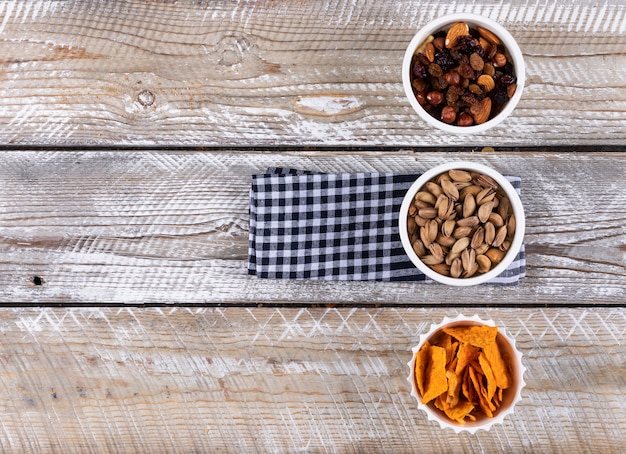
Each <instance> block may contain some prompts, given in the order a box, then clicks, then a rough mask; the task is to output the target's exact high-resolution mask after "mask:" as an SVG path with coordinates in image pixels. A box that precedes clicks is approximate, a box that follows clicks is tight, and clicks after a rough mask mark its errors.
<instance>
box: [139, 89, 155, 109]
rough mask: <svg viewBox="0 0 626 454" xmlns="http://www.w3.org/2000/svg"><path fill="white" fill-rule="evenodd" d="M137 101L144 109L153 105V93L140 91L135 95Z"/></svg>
mask: <svg viewBox="0 0 626 454" xmlns="http://www.w3.org/2000/svg"><path fill="white" fill-rule="evenodd" d="M137 101H139V104H141V105H142V106H144V107H149V106H151V105H152V104H154V93H152V92H151V91H150V90H141V91H140V92H139V94H138V95H137Z"/></svg>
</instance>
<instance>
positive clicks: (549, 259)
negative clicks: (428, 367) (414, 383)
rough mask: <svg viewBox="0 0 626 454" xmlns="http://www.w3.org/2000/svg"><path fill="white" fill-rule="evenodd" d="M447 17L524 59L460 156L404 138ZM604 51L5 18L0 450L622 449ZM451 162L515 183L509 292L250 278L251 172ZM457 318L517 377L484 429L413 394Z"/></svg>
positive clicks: (261, 27)
mask: <svg viewBox="0 0 626 454" xmlns="http://www.w3.org/2000/svg"><path fill="white" fill-rule="evenodd" d="M458 11H468V12H473V13H479V14H483V15H486V16H489V17H491V18H493V19H495V20H497V21H499V22H500V23H502V24H503V25H505V26H506V27H507V28H508V29H509V30H510V31H511V32H512V34H513V35H514V36H515V37H516V38H517V39H518V42H519V44H520V46H521V48H522V51H523V54H524V57H525V59H526V64H527V84H526V87H525V91H524V96H523V98H522V100H521V102H520V104H519V106H518V108H517V109H516V110H515V112H514V113H513V115H512V116H511V117H510V118H509V119H507V120H506V121H505V122H504V123H503V124H502V125H501V126H500V127H498V128H496V129H494V130H492V131H489V132H486V133H483V134H479V135H475V136H469V137H456V136H451V135H447V134H444V133H441V132H438V131H432V130H429V129H428V128H426V127H425V124H424V123H422V122H421V121H420V120H419V119H418V118H417V116H416V114H414V113H413V112H412V111H411V108H410V106H409V104H408V102H407V101H406V99H405V98H404V93H403V90H402V83H401V78H400V74H399V69H400V64H401V60H402V56H403V53H404V48H405V47H406V45H407V43H408V42H409V40H410V39H411V37H412V35H413V34H414V33H415V32H416V30H417V29H418V28H419V27H420V26H421V25H423V24H425V23H426V22H427V21H429V20H430V19H433V18H436V17H438V16H441V15H442V14H445V13H451V12H458ZM625 49H626V5H625V4H624V3H623V2H622V1H617V0H613V1H607V2H601V3H599V4H598V3H597V2H591V1H582V0H579V1H576V0H565V1H561V2H556V3H555V2H547V1H545V2H544V1H539V2H532V3H528V2H522V1H519V0H515V1H512V2H505V3H502V2H494V1H487V0H477V1H472V2H461V1H453V2H435V1H415V0H408V1H386V0H374V1H368V2H354V1H330V0H317V1H312V0H300V1H287V0H284V1H280V0H278V1H275V0H257V1H252V0H251V1H228V2H226V1H224V2H188V1H182V2H170V1H163V2H156V1H147V2H140V1H119V2H99V1H95V0H86V1H75V0H72V1H28V2H19V1H5V2H2V1H0V449H1V450H2V451H5V452H17V453H32V452H42V453H48V452H65V453H84V452H93V453H101V452H119V453H127V452H157V453H158V452H233V453H242V452H245V453H247V452H279V453H283V452H284V453H287V452H312V453H318V452H338V453H344V452H354V453H360V452H399V453H404V452H468V453H469V452H472V453H473V452H515V453H518V452H538V453H539V452H541V453H543V452H551V453H552V452H556V453H567V454H570V453H574V452H576V453H577V452H584V453H593V452H603V453H607V454H609V453H619V452H623V450H624V446H626V398H625V397H624V396H626V378H625V377H626V368H625V364H626V348H625V345H624V343H625V341H624V339H626V304H625V303H624V301H625V296H624V295H625V294H626V291H625V290H626V227H625V225H626V210H625V208H624V207H625V206H626V195H625V194H626V180H625V178H624V169H625V168H626V166H625V163H626V148H625V147H624V141H625V139H626V54H625V52H624V50H625ZM484 147H493V149H494V151H482V150H490V149H491V148H484ZM458 159H470V160H475V161H477V162H481V163H483V164H487V165H489V166H492V167H494V168H495V169H497V170H499V171H500V172H502V173H505V174H513V175H519V176H521V177H522V201H523V203H524V206H525V209H526V213H527V235H526V238H525V243H526V251H527V263H528V271H527V272H528V277H527V278H526V279H524V280H523V281H522V282H521V283H520V285H519V286H516V287H498V286H492V285H491V286H490V285H482V286H478V287H475V288H471V289H464V290H461V289H456V288H448V287H443V286H440V285H436V284H432V285H428V284H416V283H394V284H391V283H374V282H358V283H355V282H351V283H349V282H348V283H347V282H343V283H332V282H314V281H270V280H262V279H257V278H254V277H251V276H248V275H247V263H246V259H247V240H248V211H247V209H248V208H247V206H248V205H247V204H248V192H249V188H250V178H251V175H252V174H254V173H260V172H263V171H264V170H265V168H266V167H268V166H276V165H283V166H292V167H301V168H307V169H311V170H319V171H324V172H354V171H385V172H407V171H415V172H419V171H423V170H426V169H428V168H430V167H432V166H434V165H436V164H440V163H443V162H448V161H450V160H458ZM458 313H464V314H466V315H472V314H474V313H476V314H478V315H480V316H482V317H483V318H493V319H494V320H495V321H496V322H497V323H498V324H499V325H500V326H503V327H505V328H506V329H507V331H508V332H509V333H510V334H512V335H513V336H514V337H515V338H516V341H517V342H518V347H519V348H520V350H521V351H522V352H523V354H524V364H525V366H526V367H527V368H528V372H527V375H526V377H525V378H526V382H527V387H526V388H525V390H524V392H523V400H522V401H521V403H520V404H519V406H518V408H517V410H516V412H515V414H514V415H513V416H512V417H510V418H508V419H507V420H506V421H505V423H504V424H503V425H502V426H498V427H495V428H494V429H492V430H491V431H490V432H488V433H486V432H479V433H478V434H476V435H467V434H461V435H454V434H453V433H452V432H449V431H442V430H441V429H439V427H438V426H437V425H436V424H433V423H429V422H428V421H427V419H426V417H425V415H424V414H422V413H420V412H418V410H417V407H416V405H415V402H414V401H413V400H412V398H411V396H410V395H409V386H408V383H407V381H406V378H405V377H406V375H407V374H408V368H407V366H406V363H407V362H408V360H409V359H410V349H411V347H412V346H413V345H415V344H416V343H417V341H418V340H419V336H420V334H422V333H424V332H425V331H426V330H427V329H428V328H429V326H430V324H431V323H434V322H439V321H440V320H441V319H442V318H443V317H444V316H455V315H457V314H458Z"/></svg>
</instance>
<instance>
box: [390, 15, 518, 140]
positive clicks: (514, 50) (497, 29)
mask: <svg viewBox="0 0 626 454" xmlns="http://www.w3.org/2000/svg"><path fill="white" fill-rule="evenodd" d="M457 22H465V23H467V24H468V25H469V26H470V28H473V27H476V26H481V27H484V28H486V29H488V30H490V31H491V32H493V33H494V34H495V35H496V36H497V37H498V38H500V41H502V44H503V46H504V47H505V48H506V50H507V58H510V59H511V61H512V65H513V69H514V73H515V77H517V82H516V84H517V89H516V90H515V94H514V95H513V97H512V98H511V99H509V101H508V102H507V103H506V104H505V106H504V108H503V109H502V111H500V113H499V114H498V115H496V116H495V117H494V118H492V119H491V120H489V121H486V122H485V123H482V124H479V125H473V126H456V125H451V124H448V123H444V122H443V121H441V120H439V119H437V118H435V117H433V116H432V115H430V114H429V113H428V112H426V111H425V110H424V108H423V107H422V106H421V105H420V103H419V102H417V98H416V97H415V94H414V93H413V87H412V86H411V60H412V58H413V55H414V54H415V51H416V50H417V49H418V48H419V47H420V46H421V45H422V44H423V43H424V41H426V39H427V38H428V36H430V35H434V34H435V33H437V32H439V31H441V30H447V29H449V28H450V27H451V26H452V25H453V24H455V23H457ZM525 83H526V64H525V63H524V57H523V55H522V51H521V50H520V47H519V45H518V44H517V41H515V38H513V36H512V35H511V34H510V33H509V32H508V31H507V30H506V29H505V28H504V27H502V26H501V25H500V24H498V23H497V22H495V21H493V20H491V19H489V18H487V17H484V16H479V15H477V14H470V13H455V14H449V15H446V16H442V17H440V18H438V19H435V20H433V21H432V22H429V23H428V24H426V25H425V26H424V27H422V28H421V29H420V30H419V31H418V32H417V33H416V34H415V36H414V37H413V39H412V40H411V41H410V43H409V45H408V47H407V48H406V52H405V53H404V59H403V61H402V85H403V86H404V92H405V94H406V97H407V98H408V100H409V103H410V104H411V107H413V109H414V110H415V112H417V114H418V115H419V116H420V117H421V118H422V120H424V121H425V122H426V123H428V124H429V125H431V126H434V127H435V128H439V129H441V130H443V131H446V132H450V133H453V134H476V133H479V132H483V131H486V130H488V129H490V128H493V127H494V126H496V125H498V124H499V123H501V122H502V121H503V120H504V119H505V118H506V117H508V116H509V115H510V114H511V112H513V109H515V107H516V106H517V104H518V103H519V100H520V99H521V97H522V91H523V90H524V84H525Z"/></svg>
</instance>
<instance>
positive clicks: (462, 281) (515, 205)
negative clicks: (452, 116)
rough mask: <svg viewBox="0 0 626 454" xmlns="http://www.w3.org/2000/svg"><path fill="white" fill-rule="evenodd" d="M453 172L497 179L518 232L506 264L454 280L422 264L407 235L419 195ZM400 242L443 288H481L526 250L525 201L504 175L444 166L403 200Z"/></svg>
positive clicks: (459, 164) (460, 164)
mask: <svg viewBox="0 0 626 454" xmlns="http://www.w3.org/2000/svg"><path fill="white" fill-rule="evenodd" d="M451 169H462V170H468V171H475V172H479V173H481V174H483V175H487V176H489V177H491V178H493V179H494V180H495V181H496V183H498V185H500V187H501V188H502V190H504V192H505V193H506V195H507V197H508V199H509V201H510V202H511V207H512V209H513V214H514V215H515V221H516V228H515V235H514V236H513V240H512V241H511V247H510V248H509V250H508V251H507V254H506V255H505V256H504V258H503V259H502V261H501V262H500V263H498V264H497V265H496V266H494V267H493V268H492V269H491V270H489V271H488V272H487V273H484V274H478V275H475V276H473V277H469V278H454V277H449V276H444V275H442V274H439V273H438V272H436V271H434V270H433V269H432V268H430V267H429V266H428V265H426V264H425V263H424V262H422V261H421V260H420V258H419V257H418V256H417V254H416V253H415V251H414V250H413V246H412V245H411V241H410V238H409V233H408V231H407V219H408V213H409V206H410V205H411V203H412V201H413V198H414V197H415V194H416V193H417V192H418V191H419V190H420V189H421V188H422V186H424V184H426V183H427V182H428V181H430V180H431V179H433V178H434V177H436V176H437V175H439V174H442V173H445V172H447V171H449V170H451ZM398 227H399V233H400V240H401V241H402V246H403V247H404V251H405V252H406V254H407V255H408V256H409V259H410V260H411V262H413V264H414V265H415V266H416V267H417V268H418V269H419V270H420V271H421V272H422V273H424V274H425V275H426V276H428V277H430V278H431V279H433V280H435V281H437V282H441V283H442V284H447V285H453V286H470V285H478V284H482V283H484V282H487V281H489V280H490V279H493V278H494V277H496V276H498V275H499V274H500V273H502V272H503V271H504V270H506V269H507V267H508V266H509V265H510V264H511V263H512V262H513V260H515V256H516V255H517V253H518V252H519V251H520V248H521V247H522V242H523V240H524V233H525V231H526V217H525V215H524V207H523V205H522V200H521V199H520V197H519V195H518V194H517V191H516V190H515V188H514V187H513V185H512V184H511V183H510V182H509V180H507V179H506V178H505V177H504V176H503V175H502V174H500V173H499V172H497V171H495V170H494V169H492V168H490V167H487V166H484V165H482V164H477V163H474V162H469V161H454V162H449V163H447V164H442V165H439V166H436V167H433V168H432V169H430V170H428V171H426V172H424V173H423V174H422V175H421V176H420V177H419V178H418V179H417V180H415V182H414V183H413V184H412V185H411V187H409V189H408V190H407V192H406V194H405V196H404V199H403V200H402V205H401V206H400V215H399V221H398Z"/></svg>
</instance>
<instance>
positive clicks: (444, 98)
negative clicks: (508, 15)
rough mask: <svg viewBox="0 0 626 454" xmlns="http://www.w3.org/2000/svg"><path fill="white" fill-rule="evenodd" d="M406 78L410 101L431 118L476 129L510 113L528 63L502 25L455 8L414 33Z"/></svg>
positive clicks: (462, 129) (445, 126)
mask: <svg viewBox="0 0 626 454" xmlns="http://www.w3.org/2000/svg"><path fill="white" fill-rule="evenodd" d="M402 81H403V85H404V90H405V93H406V95H407V98H408V99H409V102H410V103H411V106H412V107H413V109H414V110H415V111H416V112H417V113H418V114H419V115H420V117H421V118H422V119H423V120H424V121H426V122H427V123H428V124H430V125H432V126H435V127H437V128H439V129H442V130H444V131H447V132H452V133H459V134H467V133H478V132H482V131H485V130H487V129H489V128H491V127H493V126H495V125H497V124H498V123H500V122H501V121H502V120H504V119H505V118H506V117H507V116H509V115H510V114H511V112H512V111H513V109H514V108H515V106H516V105H517V103H518V102H519V100H520V98H521V96H522V90H523V88H524V82H525V65H524V59H523V57H522V53H521V50H520V48H519V46H518V45H517V43H516V41H515V39H514V38H513V37H512V36H511V34H510V33H509V32H508V31H507V30H506V29H504V28H503V27H502V26H501V25H499V24H498V23H496V22H494V21H492V20H490V19H488V18H485V17H482V16H478V15H474V14H466V13H460V14H451V15H448V16H444V17H441V18H439V19H437V20H434V21H432V22H430V23H429V24H427V25H426V26H425V27H424V28H422V29H421V30H420V31H419V32H418V33H417V34H416V35H415V36H414V37H413V39H412V40H411V42H410V44H409V46H408V47H407V50H406V53H405V55H404V60H403V65H402Z"/></svg>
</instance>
